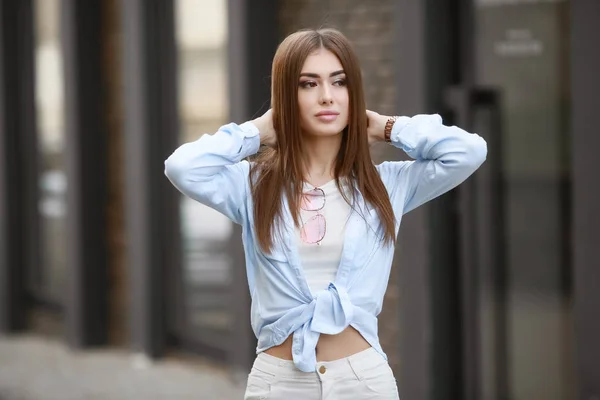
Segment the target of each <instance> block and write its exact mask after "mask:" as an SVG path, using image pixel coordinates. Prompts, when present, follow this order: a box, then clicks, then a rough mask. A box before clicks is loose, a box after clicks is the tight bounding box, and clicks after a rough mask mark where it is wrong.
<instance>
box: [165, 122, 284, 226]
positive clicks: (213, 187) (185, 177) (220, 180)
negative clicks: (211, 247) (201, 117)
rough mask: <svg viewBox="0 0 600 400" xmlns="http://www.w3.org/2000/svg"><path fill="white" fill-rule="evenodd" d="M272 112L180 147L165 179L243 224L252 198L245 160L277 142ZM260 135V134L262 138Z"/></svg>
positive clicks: (227, 126)
mask: <svg viewBox="0 0 600 400" xmlns="http://www.w3.org/2000/svg"><path fill="white" fill-rule="evenodd" d="M271 121H272V120H271V117H270V112H267V113H266V114H265V115H263V116H261V117H259V118H257V119H255V120H253V121H248V122H245V123H243V124H241V125H237V124H234V123H231V124H228V125H225V126H223V127H221V128H220V129H219V130H218V131H217V132H216V133H215V134H213V135H208V134H205V135H202V136H201V137H200V139H198V140H196V141H194V142H190V143H186V144H184V145H182V146H180V147H179V148H178V149H177V150H175V152H174V153H173V154H171V156H170V157H169V158H167V160H166V161H165V175H166V176H167V177H168V178H169V180H170V181H171V183H173V185H174V186H175V187H176V188H177V189H178V190H179V191H180V192H182V193H183V194H185V195H186V196H188V197H190V198H192V199H194V200H197V201H199V202H200V203H202V204H205V205H207V206H209V207H211V208H214V209H215V210H217V211H219V212H221V213H222V214H224V215H225V216H227V217H228V218H230V219H231V220H232V221H234V222H236V223H238V224H239V223H241V222H242V218H243V213H242V212H241V209H242V207H243V205H244V203H245V200H246V197H247V196H248V193H249V192H248V184H249V183H248V174H249V169H250V165H249V163H248V162H247V161H242V160H243V159H244V158H246V157H248V156H251V155H253V154H255V153H256V152H257V151H258V149H259V146H260V144H261V142H262V143H264V144H271V142H272V140H273V138H274V136H275V135H274V132H272V122H271ZM259 132H260V134H259Z"/></svg>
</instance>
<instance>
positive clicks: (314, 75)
mask: <svg viewBox="0 0 600 400" xmlns="http://www.w3.org/2000/svg"><path fill="white" fill-rule="evenodd" d="M343 73H344V70H343V69H340V70H339V71H334V72H332V73H331V74H329V77H333V76H336V75H341V74H343ZM300 76H307V77H309V78H320V77H321V76H320V75H319V74H315V73H314V72H303V73H301V74H300Z"/></svg>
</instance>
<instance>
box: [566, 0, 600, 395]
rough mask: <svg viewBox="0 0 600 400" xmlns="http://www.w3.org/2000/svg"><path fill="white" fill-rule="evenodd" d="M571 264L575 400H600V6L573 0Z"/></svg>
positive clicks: (592, 2)
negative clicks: (599, 120) (599, 228)
mask: <svg viewBox="0 0 600 400" xmlns="http://www.w3.org/2000/svg"><path fill="white" fill-rule="evenodd" d="M571 18H572V19H571V26H572V27H573V28H572V29H573V31H572V39H571V48H572V60H571V65H572V70H571V80H572V120H571V124H572V125H571V131H572V152H571V157H572V174H573V175H572V179H573V190H572V209H571V211H572V216H573V229H572V239H571V243H572V248H573V255H572V262H573V274H574V286H573V288H574V314H575V318H574V320H575V330H574V333H575V334H574V345H575V362H574V364H575V365H574V367H575V370H576V376H577V377H578V381H577V382H576V387H577V397H576V398H577V399H581V400H588V399H597V398H600V340H598V338H600V319H599V318H598V310H600V290H599V289H598V285H599V284H600V245H599V244H598V241H599V234H598V227H600V179H598V173H597V172H598V149H599V148H600V135H598V110H600V97H599V96H598V93H600V75H599V74H598V71H600V52H599V51H598V44H597V40H598V38H599V37H600V24H599V23H598V21H599V20H600V2H598V1H574V0H573V1H571Z"/></svg>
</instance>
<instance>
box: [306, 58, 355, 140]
mask: <svg viewBox="0 0 600 400" xmlns="http://www.w3.org/2000/svg"><path fill="white" fill-rule="evenodd" d="M298 85H299V87H298V106H299V111H300V127H301V128H302V132H303V134H305V135H311V136H333V135H337V134H339V133H340V132H342V131H343V130H344V128H345V127H346V125H348V114H349V111H348V103H349V98H348V88H347V86H346V75H345V74H344V69H343V68H342V64H341V63H340V60H339V59H338V58H337V57H336V56H335V54H333V53H332V52H331V51H329V50H326V49H323V48H321V49H319V50H317V51H316V52H314V53H312V54H310V55H309V56H308V57H307V58H306V61H305V62H304V65H303V67H302V72H301V73H300V79H299V82H298Z"/></svg>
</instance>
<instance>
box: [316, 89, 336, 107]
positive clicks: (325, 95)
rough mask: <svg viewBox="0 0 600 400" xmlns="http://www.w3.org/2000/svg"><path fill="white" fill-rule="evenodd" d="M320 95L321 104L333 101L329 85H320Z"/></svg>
mask: <svg viewBox="0 0 600 400" xmlns="http://www.w3.org/2000/svg"><path fill="white" fill-rule="evenodd" d="M320 94H321V96H320V99H319V100H320V103H321V104H332V103H333V96H332V94H331V88H330V87H329V85H322V86H321V93H320Z"/></svg>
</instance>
